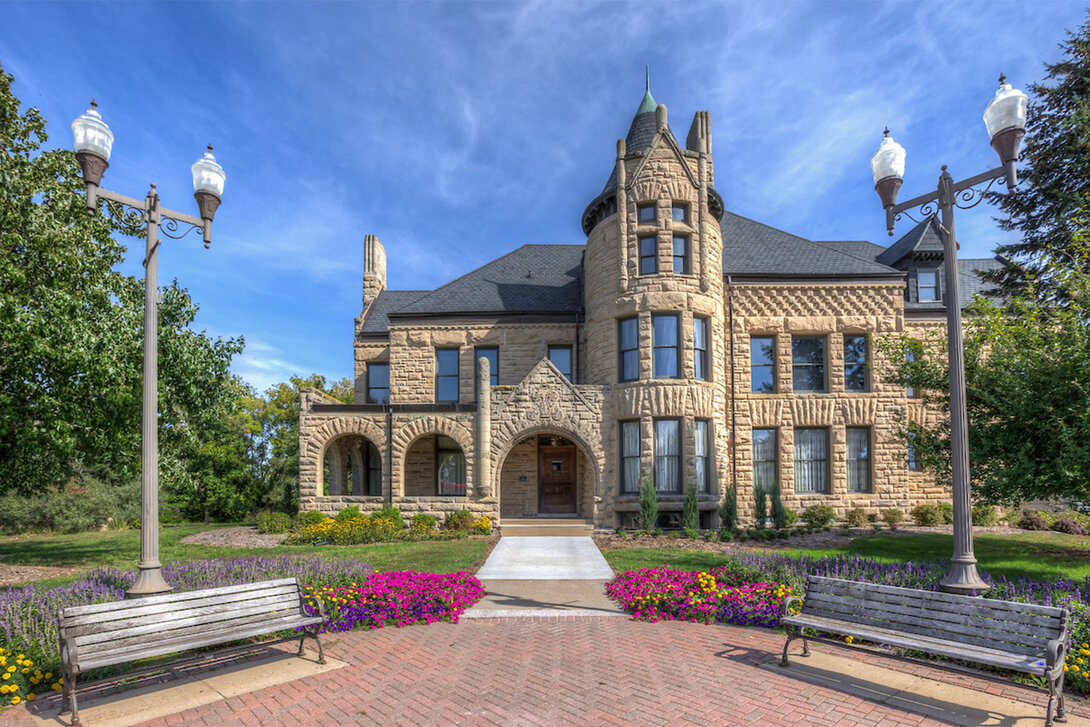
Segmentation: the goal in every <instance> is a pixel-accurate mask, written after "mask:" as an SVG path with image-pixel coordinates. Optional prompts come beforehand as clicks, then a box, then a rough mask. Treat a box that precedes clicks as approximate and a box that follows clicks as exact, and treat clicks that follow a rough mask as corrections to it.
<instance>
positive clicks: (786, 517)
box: [783, 507, 799, 528]
mask: <svg viewBox="0 0 1090 727" xmlns="http://www.w3.org/2000/svg"><path fill="white" fill-rule="evenodd" d="M798 523H799V514H798V513H797V512H795V511H794V510H792V509H791V508H789V507H785V508H784V509H783V526H784V527H785V528H793V527H795V526H796V525H798Z"/></svg>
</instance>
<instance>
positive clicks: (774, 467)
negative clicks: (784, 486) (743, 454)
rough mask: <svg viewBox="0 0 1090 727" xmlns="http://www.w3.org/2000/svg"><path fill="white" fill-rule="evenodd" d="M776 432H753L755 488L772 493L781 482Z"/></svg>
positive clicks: (765, 430)
mask: <svg viewBox="0 0 1090 727" xmlns="http://www.w3.org/2000/svg"><path fill="white" fill-rule="evenodd" d="M777 450H778V447H777V444H776V430H775V429H754V430H753V487H754V489H757V488H760V489H761V490H763V491H764V492H772V490H773V488H775V487H776V482H778V481H779V476H780V475H779V470H780V467H779V461H778V457H777Z"/></svg>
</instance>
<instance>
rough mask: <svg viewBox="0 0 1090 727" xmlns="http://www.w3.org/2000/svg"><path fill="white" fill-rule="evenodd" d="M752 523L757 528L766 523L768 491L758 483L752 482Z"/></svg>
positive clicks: (759, 528) (761, 527)
mask: <svg viewBox="0 0 1090 727" xmlns="http://www.w3.org/2000/svg"><path fill="white" fill-rule="evenodd" d="M753 524H754V525H756V526H757V529H758V530H764V529H765V526H766V525H768V493H766V492H765V490H764V487H762V486H761V485H760V484H759V483H756V482H755V483H753Z"/></svg>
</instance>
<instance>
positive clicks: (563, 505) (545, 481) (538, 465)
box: [498, 432, 594, 518]
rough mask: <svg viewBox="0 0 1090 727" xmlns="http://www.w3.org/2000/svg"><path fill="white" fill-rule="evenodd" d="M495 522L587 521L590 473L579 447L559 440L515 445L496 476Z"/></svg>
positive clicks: (533, 437)
mask: <svg viewBox="0 0 1090 727" xmlns="http://www.w3.org/2000/svg"><path fill="white" fill-rule="evenodd" d="M498 484H499V488H498V489H499V499H500V517H506V518H524V517H538V516H545V517H565V516H567V517H590V516H591V514H592V511H593V498H594V473H593V469H592V467H591V465H590V462H589V460H588V459H587V456H586V454H585V453H584V452H583V449H582V447H580V446H579V445H578V444H576V442H575V441H573V440H572V439H569V438H568V437H566V436H564V435H563V434H556V433H552V432H541V433H537V434H530V435H528V436H524V437H521V438H519V439H518V441H516V442H515V443H514V444H513V445H512V446H511V447H510V449H509V450H508V451H507V454H506V456H505V457H504V459H503V463H502V465H501V466H500V471H499V480H498Z"/></svg>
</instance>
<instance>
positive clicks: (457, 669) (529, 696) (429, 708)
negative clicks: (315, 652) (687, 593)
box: [0, 617, 1087, 727]
mask: <svg viewBox="0 0 1090 727" xmlns="http://www.w3.org/2000/svg"><path fill="white" fill-rule="evenodd" d="M782 644H783V638H782V637H781V636H780V635H778V634H776V633H773V632H769V631H764V630H760V629H751V628H740V627H733V626H704V625H700V624H688V623H676V622H672V623H657V624H652V623H641V622H634V621H631V620H629V619H628V618H626V617H590V618H587V617H583V618H574V617H567V618H554V619H528V618H504V619H481V620H463V621H462V623H460V624H457V625H455V624H448V623H442V624H433V625H430V626H413V627H409V628H403V629H394V628H384V629H381V630H378V631H369V632H368V631H354V632H348V633H344V634H330V635H329V636H328V637H327V645H328V646H327V651H328V653H329V654H330V655H331V656H333V657H334V658H336V659H339V660H342V661H345V662H347V664H348V666H346V667H344V668H341V669H337V670H334V671H329V672H326V673H323V674H318V675H315V676H311V677H308V678H305V679H302V680H299V681H296V682H291V683H287V684H282V685H280V686H276V687H271V688H267V689H262V690H259V691H256V692H252V693H249V694H244V695H242V696H239V697H232V698H229V699H226V700H223V701H219V702H215V703H212V704H208V705H205V706H203V707H198V708H194V709H190V710H187V711H184V712H181V713H179V714H175V715H172V716H170V717H167V718H164V719H162V720H157V721H155V722H149V723H146V724H157V725H158V724H170V725H210V726H211V725H214V726H215V727H233V726H236V725H296V724H330V725H336V724H360V725H406V726H409V725H453V724H458V725H510V726H512V727H516V726H521V725H734V724H739V725H749V724H752V725H804V724H805V725H867V726H868V727H873V726H878V725H882V726H885V725H890V726H893V725H940V724H955V723H960V724H971V723H973V722H971V721H968V722H967V721H966V717H965V716H964V714H963V716H962V717H961V718H960V720H959V721H957V722H954V721H948V720H944V719H935V718H933V717H930V716H927V715H928V714H935V713H936V711H935V710H943V709H944V705H943V704H942V703H941V701H939V702H936V701H935V700H933V699H921V700H920V706H921V708H920V709H912V710H910V709H904V708H894V707H891V706H885V705H882V704H879V703H877V702H876V701H869V700H868V699H866V698H865V697H864V695H866V694H868V693H874V694H877V693H879V692H880V691H881V689H882V688H883V684H882V683H880V682H882V681H885V682H889V681H890V675H891V672H890V670H897V672H898V674H899V675H901V676H903V677H904V678H906V679H907V678H910V675H917V676H931V677H934V678H935V679H936V680H938V681H941V682H944V683H945V684H946V685H948V686H949V685H962V686H968V687H972V688H973V689H975V690H978V691H979V692H987V693H990V694H992V695H1002V696H1006V697H1010V698H1013V699H1016V700H1019V701H1020V702H1021V704H1020V705H1018V708H1017V709H1016V710H1015V711H1016V712H1017V714H1016V715H1012V714H1006V715H1002V716H1001V715H997V714H995V713H992V714H991V715H989V714H987V713H986V712H981V713H980V720H979V722H977V723H978V724H996V725H1000V724H1002V725H1015V724H1019V725H1020V724H1038V723H1041V722H1042V719H1041V717H1042V716H1043V706H1044V696H1043V693H1042V692H1039V691H1033V690H1031V689H1029V688H1025V687H1019V686H1016V685H1012V684H1009V683H999V682H992V681H987V680H983V679H979V678H975V677H970V676H961V675H951V674H950V673H949V672H945V671H937V670H932V669H929V668H927V667H922V666H919V665H915V666H914V665H909V664H906V663H904V662H898V661H895V660H892V659H888V658H884V657H880V656H864V659H865V660H866V661H869V662H872V663H873V664H875V665H876V666H878V667H879V668H878V670H877V671H875V672H873V673H868V672H869V670H868V667H867V666H866V665H865V664H862V663H858V662H857V666H858V669H857V670H856V672H855V673H854V676H844V675H841V674H835V673H828V677H829V679H833V680H837V679H843V680H844V682H843V685H842V686H841V687H840V688H833V687H831V686H820V685H818V684H816V683H814V682H813V681H812V680H804V676H805V672H806V671H807V670H808V669H809V668H810V667H812V666H813V664H814V663H816V662H817V661H818V660H819V659H821V658H826V659H830V658H832V659H835V658H836V657H840V658H843V657H845V656H847V654H846V652H844V651H843V650H842V649H839V648H837V647H835V646H829V645H818V646H817V647H816V649H815V651H816V654H815V660H813V661H807V660H803V659H796V660H795V661H794V663H793V665H792V667H791V668H790V669H787V670H783V669H780V667H778V666H776V660H777V658H778V652H779V649H780V648H781V647H782ZM854 654H855V655H856V657H858V655H859V654H860V652H859V651H858V650H856V651H855V652H854ZM796 664H797V665H798V666H795V665H796ZM894 676H897V675H894ZM876 677H877V679H876ZM876 682H877V683H876ZM1081 702H1082V700H1077V699H1074V698H1072V699H1069V705H1070V707H1069V708H1070V709H1072V711H1073V712H1074V714H1072V715H1071V717H1072V719H1071V722H1070V723H1069V724H1070V725H1078V724H1086V723H1085V722H1082V719H1081V718H1080V717H1079V716H1077V715H1080V714H1081V715H1086V714H1087V712H1086V711H1085V707H1083V705H1082V704H1081ZM945 706H947V707H949V706H952V705H945ZM968 715H969V716H968V719H969V720H972V719H974V717H973V712H972V711H971V710H970V711H969V713H968ZM1017 718H1021V719H1020V720H1019V719H1017ZM26 719H27V713H26V712H25V711H24V710H21V709H20V710H17V711H16V710H12V711H10V712H8V713H7V714H5V715H2V716H0V724H4V725H9V724H20V723H23V722H24V721H25V720H26ZM54 724H56V722H54ZM88 727H92V726H91V725H90V724H88Z"/></svg>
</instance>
